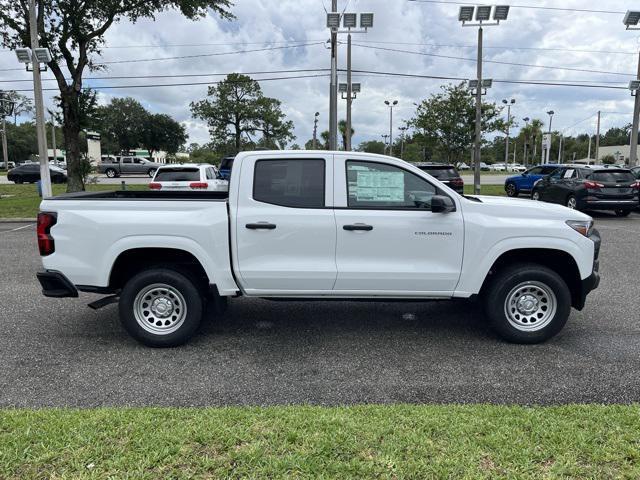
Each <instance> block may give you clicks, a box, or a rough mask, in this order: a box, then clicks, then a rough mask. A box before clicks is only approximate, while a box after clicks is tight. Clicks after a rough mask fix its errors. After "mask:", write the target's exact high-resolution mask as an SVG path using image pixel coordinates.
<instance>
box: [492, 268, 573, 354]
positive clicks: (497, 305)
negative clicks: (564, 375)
mask: <svg viewBox="0 0 640 480" xmlns="http://www.w3.org/2000/svg"><path fill="white" fill-rule="evenodd" d="M540 286H544V288H546V289H547V290H548V291H550V292H552V293H553V295H554V296H555V311H554V310H550V311H549V308H550V307H552V305H553V304H552V302H551V301H550V300H547V303H544V302H540V301H539V302H538V305H540V306H541V307H542V306H546V307H547V310H545V311H544V312H542V311H541V310H536V311H539V312H540V313H541V314H542V315H543V317H542V319H541V320H540V321H541V322H542V323H541V324H539V325H540V326H539V327H538V326H536V325H535V322H536V321H538V319H537V318H536V319H535V320H534V321H533V322H531V321H530V320H527V318H525V317H524V316H522V314H520V313H519V310H518V309H517V308H516V304H512V305H511V308H512V312H513V313H511V315H512V316H516V315H519V314H520V315H521V316H520V319H519V320H516V319H513V317H512V318H511V319H510V317H508V316H507V315H508V314H507V311H506V310H507V308H506V306H507V305H506V304H507V302H508V300H509V297H511V294H512V292H514V291H518V290H521V289H525V292H524V294H525V295H527V294H528V292H530V291H533V290H534V289H537V288H540ZM543 290H544V289H543ZM531 295H532V296H534V297H535V294H531ZM520 298H522V297H520ZM536 299H538V300H539V297H536ZM525 300H526V298H525ZM483 304H484V311H485V315H486V317H487V319H488V321H489V324H490V326H491V328H492V329H493V331H494V332H495V333H496V334H498V335H499V336H500V337H502V338H503V339H504V340H506V341H508V342H512V343H523V344H532V343H541V342H544V341H546V340H548V339H550V338H551V337H553V336H554V335H556V334H557V333H558V332H560V330H562V328H563V327H564V325H565V324H566V323H567V319H568V318H569V314H570V313H571V293H570V292H569V287H567V284H566V283H565V281H564V280H563V279H562V277H560V275H558V274H557V273H556V272H554V271H553V270H551V269H549V268H547V267H545V266H543V265H538V264H535V263H519V264H514V265H510V266H508V267H505V268H504V269H502V270H501V271H498V272H497V273H496V274H495V275H494V276H493V278H491V281H490V283H489V285H488V286H487V287H486V289H485V291H484V292H483ZM524 321H527V323H528V324H527V325H524V323H523V322H524ZM529 322H530V323H529ZM518 323H520V324H521V325H520V326H516V324H518Z"/></svg>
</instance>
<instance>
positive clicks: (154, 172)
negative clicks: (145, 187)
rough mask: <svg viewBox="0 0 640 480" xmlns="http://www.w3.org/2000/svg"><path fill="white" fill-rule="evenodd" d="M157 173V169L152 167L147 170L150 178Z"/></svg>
mask: <svg viewBox="0 0 640 480" xmlns="http://www.w3.org/2000/svg"><path fill="white" fill-rule="evenodd" d="M155 174H156V169H155V168H152V169H151V170H149V171H148V172H147V175H149V178H153V176H154V175H155Z"/></svg>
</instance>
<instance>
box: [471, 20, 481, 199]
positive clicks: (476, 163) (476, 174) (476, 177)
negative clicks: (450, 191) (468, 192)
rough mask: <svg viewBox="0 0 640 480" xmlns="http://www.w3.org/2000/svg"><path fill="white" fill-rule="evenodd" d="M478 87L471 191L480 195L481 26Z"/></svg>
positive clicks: (479, 34)
mask: <svg viewBox="0 0 640 480" xmlns="http://www.w3.org/2000/svg"><path fill="white" fill-rule="evenodd" d="M477 78H478V88H477V91H476V138H475V143H474V146H473V192H474V193H475V194H476V195H480V160H481V158H482V157H481V152H480V145H481V143H482V27H479V28H478V66H477Z"/></svg>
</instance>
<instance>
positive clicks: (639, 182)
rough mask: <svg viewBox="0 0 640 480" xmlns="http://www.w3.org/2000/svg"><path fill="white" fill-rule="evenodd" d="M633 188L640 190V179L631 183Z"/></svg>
mask: <svg viewBox="0 0 640 480" xmlns="http://www.w3.org/2000/svg"><path fill="white" fill-rule="evenodd" d="M631 188H633V189H634V190H640V181H638V182H636V183H632V184H631Z"/></svg>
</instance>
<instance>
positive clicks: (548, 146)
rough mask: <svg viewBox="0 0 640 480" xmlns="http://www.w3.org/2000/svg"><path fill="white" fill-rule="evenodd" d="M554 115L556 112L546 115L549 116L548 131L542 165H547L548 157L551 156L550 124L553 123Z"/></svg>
mask: <svg viewBox="0 0 640 480" xmlns="http://www.w3.org/2000/svg"><path fill="white" fill-rule="evenodd" d="M554 113H556V112H554V111H553V110H549V111H548V112H547V115H549V131H548V133H547V135H548V136H547V140H546V142H545V145H544V146H545V151H544V155H545V156H544V161H543V162H542V163H549V158H550V155H551V123H552V122H553V115H554Z"/></svg>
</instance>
